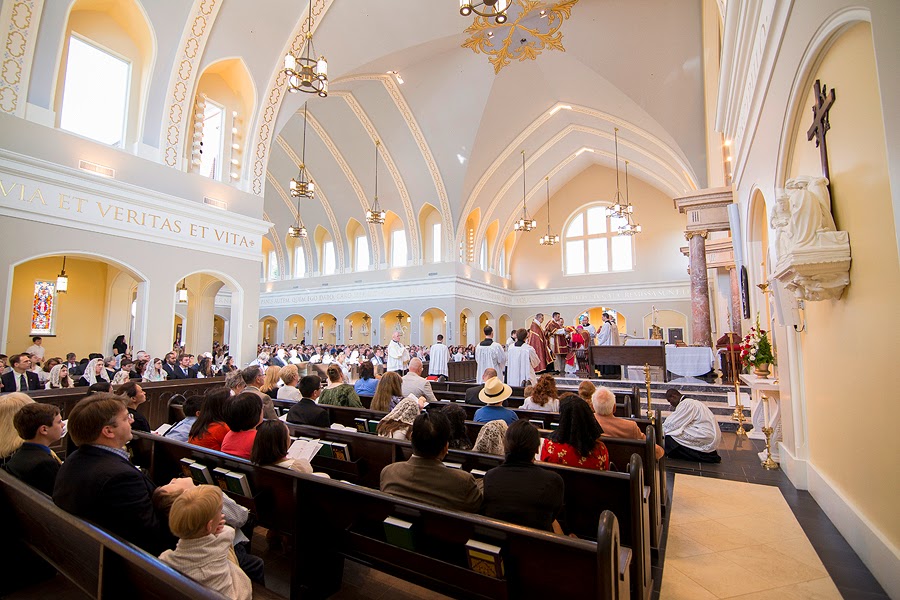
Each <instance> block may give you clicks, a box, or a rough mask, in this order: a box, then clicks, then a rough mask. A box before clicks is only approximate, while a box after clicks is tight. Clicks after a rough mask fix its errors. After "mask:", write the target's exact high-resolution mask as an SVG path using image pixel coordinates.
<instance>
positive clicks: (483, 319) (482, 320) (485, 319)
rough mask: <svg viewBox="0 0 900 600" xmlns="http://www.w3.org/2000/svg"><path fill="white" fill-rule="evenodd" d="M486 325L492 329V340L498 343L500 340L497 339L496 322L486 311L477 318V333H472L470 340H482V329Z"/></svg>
mask: <svg viewBox="0 0 900 600" xmlns="http://www.w3.org/2000/svg"><path fill="white" fill-rule="evenodd" d="M488 325H490V326H491V327H493V328H494V339H495V340H497V341H500V338H498V337H497V331H496V330H497V322H496V321H495V320H494V315H492V314H491V313H489V312H487V311H485V312H483V313H481V314H480V315H479V316H478V331H473V332H472V339H473V340H478V341H481V340H482V339H483V338H484V328H485V327H486V326H488ZM473 343H477V342H473Z"/></svg>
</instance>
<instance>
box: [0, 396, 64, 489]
mask: <svg viewBox="0 0 900 600" xmlns="http://www.w3.org/2000/svg"><path fill="white" fill-rule="evenodd" d="M13 425H14V426H15V428H16V433H18V434H19V437H20V438H22V439H23V440H25V442H24V443H23V444H22V446H21V447H20V448H19V449H18V450H16V452H15V454H13V455H12V457H11V458H10V459H9V461H8V462H7V463H6V470H7V471H9V472H10V473H12V474H13V475H15V476H16V477H18V478H19V479H21V480H22V481H24V482H25V483H27V484H28V485H30V486H31V487H33V488H37V489H39V490H41V491H42V492H44V493H45V494H47V495H48V496H49V495H51V494H52V493H53V484H54V483H55V482H56V474H57V473H58V472H59V465H60V464H61V461H60V460H59V457H58V456H56V453H55V452H53V450H51V449H50V444H55V443H56V442H58V441H59V438H61V437H62V435H63V422H62V417H61V416H60V415H59V407H58V406H55V405H53V404H44V403H43V402H35V403H33V404H26V405H25V406H23V407H22V408H20V409H19V411H18V412H17V413H16V415H15V417H13Z"/></svg>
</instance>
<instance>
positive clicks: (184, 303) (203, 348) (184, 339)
mask: <svg viewBox="0 0 900 600" xmlns="http://www.w3.org/2000/svg"><path fill="white" fill-rule="evenodd" d="M219 292H224V295H225V296H226V297H227V299H228V300H227V301H228V302H229V303H230V302H234V301H235V299H236V298H239V297H240V295H239V294H235V293H234V291H233V289H232V287H231V286H230V285H228V284H227V283H226V282H225V280H224V279H222V277H220V276H219V275H218V274H213V273H206V272H200V273H191V274H189V275H187V276H185V277H183V278H182V279H181V281H179V282H178V283H177V285H176V286H175V289H174V290H173V293H174V294H175V301H176V306H175V313H176V314H180V315H181V317H182V335H181V345H182V346H184V351H185V352H188V353H190V354H197V355H199V354H201V353H203V352H212V350H213V344H214V343H215V341H216V334H215V331H216V296H217V295H218V294H219ZM229 306H230V304H229ZM230 314H232V315H234V314H235V313H234V312H231V313H230ZM224 321H225V320H224V319H223V323H221V324H220V325H221V329H220V332H221V333H220V337H221V339H220V343H222V344H226V345H228V346H229V347H234V344H232V343H230V342H231V340H230V337H229V336H230V335H231V334H232V333H234V328H232V327H230V326H228V327H227V329H228V335H226V334H225V329H226V326H225V322H224ZM260 329H261V330H262V327H261V328H260ZM276 333H277V330H275V329H273V330H272V333H271V335H272V336H275V335H276ZM270 341H271V338H270Z"/></svg>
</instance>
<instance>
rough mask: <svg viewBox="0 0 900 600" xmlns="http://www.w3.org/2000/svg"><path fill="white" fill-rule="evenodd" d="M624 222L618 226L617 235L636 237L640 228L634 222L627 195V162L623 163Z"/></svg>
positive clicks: (632, 209) (632, 210)
mask: <svg viewBox="0 0 900 600" xmlns="http://www.w3.org/2000/svg"><path fill="white" fill-rule="evenodd" d="M624 212H625V216H624V219H625V222H624V223H623V224H621V225H619V235H636V234H638V233H640V232H641V226H640V225H638V224H637V223H635V222H634V217H633V216H632V214H633V213H634V206H632V205H631V197H630V196H629V194H628V161H627V160H626V161H625V210H624Z"/></svg>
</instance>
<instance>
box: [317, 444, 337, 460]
mask: <svg viewBox="0 0 900 600" xmlns="http://www.w3.org/2000/svg"><path fill="white" fill-rule="evenodd" d="M318 442H319V444H320V447H319V452H318V454H316V456H322V457H325V458H334V452H332V451H331V442H329V441H328V440H318Z"/></svg>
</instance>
